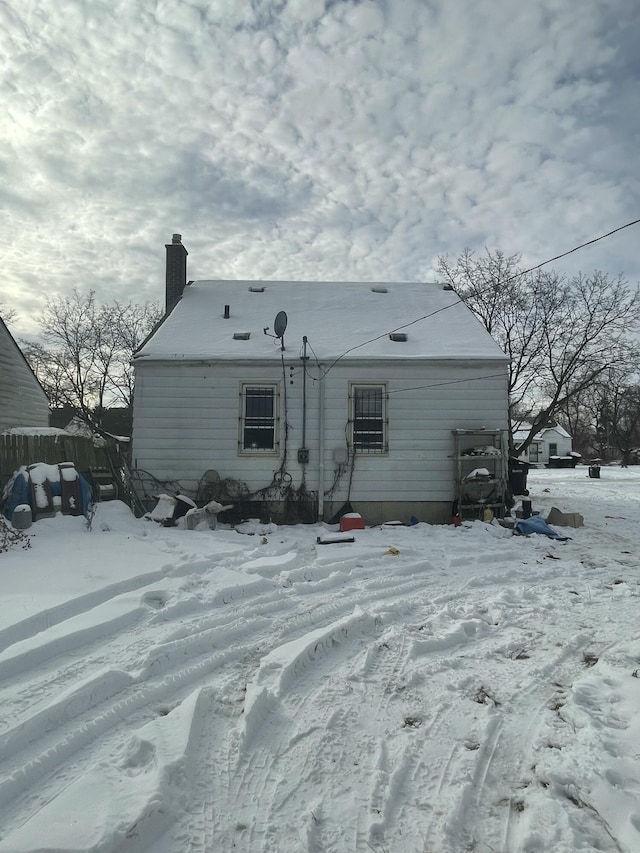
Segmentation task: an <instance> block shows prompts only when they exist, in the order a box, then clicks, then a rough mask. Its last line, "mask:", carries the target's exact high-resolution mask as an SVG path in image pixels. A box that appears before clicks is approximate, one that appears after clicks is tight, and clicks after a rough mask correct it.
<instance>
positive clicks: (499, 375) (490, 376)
mask: <svg viewBox="0 0 640 853" xmlns="http://www.w3.org/2000/svg"><path fill="white" fill-rule="evenodd" d="M506 377H507V373H506V371H505V370H503V371H502V373H485V374H484V376H467V377H466V378H465V379H447V380H445V381H443V382H432V383H431V384H429V385H412V386H411V387H410V388H397V389H396V390H395V391H387V396H389V397H390V396H391V395H392V394H402V393H404V392H405V391H422V390H423V389H425V388H439V387H440V386H441V385H457V384H458V383H460V382H479V381H480V380H481V379H506Z"/></svg>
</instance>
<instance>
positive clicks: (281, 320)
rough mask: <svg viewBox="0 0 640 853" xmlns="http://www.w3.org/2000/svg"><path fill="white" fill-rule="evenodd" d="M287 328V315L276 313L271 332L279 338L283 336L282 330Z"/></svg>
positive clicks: (280, 312)
mask: <svg viewBox="0 0 640 853" xmlns="http://www.w3.org/2000/svg"><path fill="white" fill-rule="evenodd" d="M286 328H287V314H286V312H285V311H278V313H277V314H276V319H275V320H274V321H273V331H274V332H275V336H276V338H281V337H282V336H283V335H284V330H285V329H286Z"/></svg>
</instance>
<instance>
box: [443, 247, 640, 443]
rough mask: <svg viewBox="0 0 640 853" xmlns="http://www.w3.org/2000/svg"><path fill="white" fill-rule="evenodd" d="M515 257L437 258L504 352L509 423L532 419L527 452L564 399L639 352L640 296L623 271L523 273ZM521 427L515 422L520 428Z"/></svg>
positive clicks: (563, 406)
mask: <svg viewBox="0 0 640 853" xmlns="http://www.w3.org/2000/svg"><path fill="white" fill-rule="evenodd" d="M519 264H520V256H519V255H511V256H509V257H507V256H505V255H504V254H503V253H502V252H491V251H489V250H486V251H485V254H484V255H482V256H480V257H476V256H475V255H474V253H473V252H471V251H469V250H465V251H464V252H463V253H462V254H461V255H460V256H459V257H458V258H457V259H456V260H455V261H453V262H450V261H449V259H448V258H447V257H446V256H444V257H441V258H439V262H438V270H439V272H440V274H441V275H442V276H443V277H444V279H445V280H446V281H447V282H448V283H450V284H451V285H452V286H453V288H454V289H455V291H456V292H457V293H458V295H459V296H460V298H461V299H462V300H463V301H464V302H465V303H466V304H467V305H468V306H469V308H471V310H472V311H473V312H474V313H475V314H476V316H477V317H478V318H479V319H480V320H481V321H482V323H483V324H484V326H485V328H486V329H487V331H488V332H489V333H490V334H491V335H492V336H493V337H494V339H495V340H496V341H497V342H498V344H499V345H500V346H501V347H502V349H503V350H504V352H505V353H506V354H507V355H508V356H509V357H510V359H511V364H510V368H509V412H510V421H513V420H514V418H516V417H517V416H519V417H520V418H521V419H522V420H527V422H530V423H531V428H530V430H529V432H528V435H527V436H526V438H525V440H524V441H522V442H520V443H519V444H518V446H515V444H514V441H513V431H511V429H510V451H511V452H512V453H514V454H518V453H521V452H523V451H524V450H526V449H527V448H528V447H529V445H530V444H531V442H532V440H533V439H534V438H535V436H536V435H537V433H538V432H539V431H540V430H541V429H543V428H544V427H545V426H546V425H547V424H549V423H552V422H554V420H555V418H556V417H558V415H560V414H561V413H562V412H563V410H565V409H566V406H567V402H568V401H569V400H570V399H572V398H573V397H575V396H576V395H579V394H580V393H581V392H582V391H583V390H584V389H586V388H588V387H589V386H590V385H591V384H592V383H593V382H594V381H595V380H597V379H598V377H600V376H602V375H604V374H605V373H606V372H607V371H608V370H609V369H611V368H614V367H619V366H622V365H624V364H627V363H628V361H629V358H630V355H631V353H632V351H633V352H634V353H637V347H636V346H635V343H634V339H633V335H634V332H635V331H636V330H637V328H638V325H639V323H640V298H639V296H638V293H637V292H635V291H631V290H630V289H629V287H628V285H627V283H626V281H625V280H624V278H623V277H622V276H619V277H618V278H617V279H611V278H610V277H609V276H607V275H605V274H604V273H602V272H598V271H596V272H594V273H593V274H592V275H590V276H584V275H577V276H574V277H572V278H569V279H568V278H565V277H564V276H560V275H558V274H557V273H555V272H542V271H540V270H537V271H536V272H534V273H523V271H522V270H521V269H520V267H519ZM521 426H522V424H517V423H516V424H514V428H521Z"/></svg>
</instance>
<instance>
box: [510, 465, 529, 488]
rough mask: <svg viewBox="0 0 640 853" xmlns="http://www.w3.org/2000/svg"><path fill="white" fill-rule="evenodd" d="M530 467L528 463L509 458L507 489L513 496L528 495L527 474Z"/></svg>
mask: <svg viewBox="0 0 640 853" xmlns="http://www.w3.org/2000/svg"><path fill="white" fill-rule="evenodd" d="M530 467H531V466H530V465H529V463H528V462H524V461H523V460H522V459H516V458H515V457H510V458H509V488H510V489H511V494H513V495H528V494H529V491H528V489H527V473H528V472H529V468H530Z"/></svg>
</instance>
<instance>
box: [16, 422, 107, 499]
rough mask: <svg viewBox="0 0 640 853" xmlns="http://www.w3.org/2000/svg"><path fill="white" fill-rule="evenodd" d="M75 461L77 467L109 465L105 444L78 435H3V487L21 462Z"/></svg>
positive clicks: (50, 462)
mask: <svg viewBox="0 0 640 853" xmlns="http://www.w3.org/2000/svg"><path fill="white" fill-rule="evenodd" d="M34 462H46V463H48V464H53V465H54V464H56V463H58V462H73V463H74V464H75V467H76V470H77V471H80V472H82V471H88V470H89V468H109V467H110V461H109V452H108V450H107V448H106V447H94V445H93V442H92V441H91V439H89V438H82V437H80V436H76V435H0V489H2V488H3V487H4V485H5V483H6V482H7V480H9V479H10V478H11V475H12V474H13V472H14V471H17V469H18V468H20V466H21V465H32V464H33V463H34Z"/></svg>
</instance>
